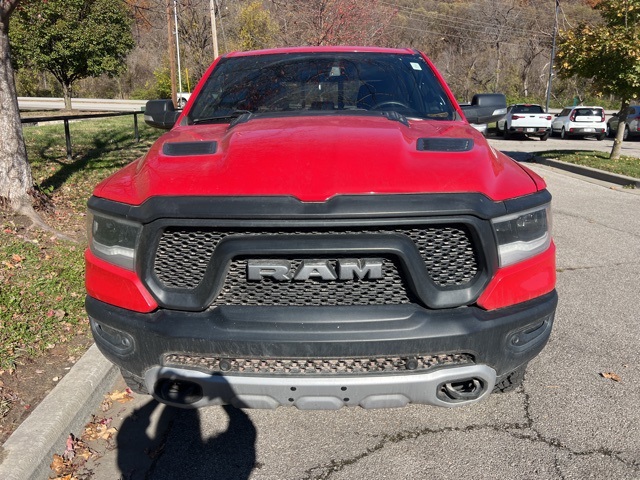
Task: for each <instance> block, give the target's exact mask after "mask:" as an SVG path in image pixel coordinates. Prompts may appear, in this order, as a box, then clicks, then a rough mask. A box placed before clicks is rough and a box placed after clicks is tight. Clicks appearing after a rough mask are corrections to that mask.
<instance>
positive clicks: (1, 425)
mask: <svg viewBox="0 0 640 480" xmlns="http://www.w3.org/2000/svg"><path fill="white" fill-rule="evenodd" d="M91 343H92V340H91V338H89V337H88V336H80V335H78V336H75V337H74V338H73V339H71V340H70V341H69V342H68V343H65V344H61V345H57V346H56V347H54V348H52V349H51V350H49V351H47V353H46V354H45V355H43V356H41V357H38V358H35V359H32V360H27V361H26V362H25V363H22V364H19V365H17V366H16V368H15V370H14V371H4V372H3V373H1V374H0V445H2V444H4V442H5V441H6V440H7V439H8V438H9V436H10V435H11V434H12V433H13V432H14V431H15V429H16V428H18V426H20V424H21V423H22V422H23V421H24V420H25V419H26V418H27V417H28V416H29V414H30V413H31V412H32V411H33V409H34V408H35V407H37V406H38V404H39V403H40V402H42V400H43V399H44V398H45V397H46V396H47V394H48V393H49V392H50V391H51V390H53V389H54V388H55V386H56V385H57V384H58V382H60V380H62V378H63V377H64V376H65V375H66V374H67V373H68V372H69V370H71V368H72V367H73V365H74V364H75V363H76V361H78V360H79V359H80V357H81V356H82V353H84V352H85V351H86V350H87V349H88V348H89V346H91ZM70 351H73V352H80V353H77V354H74V355H69V352H70ZM3 412H5V413H4V415H2V413H3Z"/></svg>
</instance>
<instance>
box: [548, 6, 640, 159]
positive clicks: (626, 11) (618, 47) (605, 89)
mask: <svg viewBox="0 0 640 480" xmlns="http://www.w3.org/2000/svg"><path fill="white" fill-rule="evenodd" d="M594 8H596V9H597V10H599V12H600V14H601V15H602V18H603V20H604V22H603V23H602V24H601V25H590V24H588V23H580V24H579V25H578V26H577V27H575V28H574V29H571V30H567V31H564V32H562V34H561V40H560V44H559V48H558V64H559V74H560V75H561V76H563V77H572V76H578V77H582V78H589V79H591V80H592V82H593V85H594V87H595V88H596V89H597V90H598V92H600V93H604V94H611V95H615V96H616V97H619V98H620V99H621V106H620V123H619V125H618V132H617V135H616V138H615V140H614V142H613V148H612V150H611V155H610V158H611V159H617V158H619V157H620V150H621V147H622V138H623V134H624V128H625V123H626V119H627V107H628V106H629V103H630V102H631V100H632V99H636V98H638V97H640V35H639V34H640V0H602V1H601V2H599V3H597V4H596V6H595V7H594Z"/></svg>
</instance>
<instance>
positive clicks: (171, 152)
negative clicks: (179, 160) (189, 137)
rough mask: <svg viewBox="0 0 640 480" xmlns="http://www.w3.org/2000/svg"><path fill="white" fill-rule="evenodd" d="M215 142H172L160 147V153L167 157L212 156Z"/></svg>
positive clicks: (215, 148)
mask: <svg viewBox="0 0 640 480" xmlns="http://www.w3.org/2000/svg"><path fill="white" fill-rule="evenodd" d="M217 148H218V144H217V143H216V142H173V143H165V144H164V145H163V146H162V153H164V154H165V155H167V156H169V157H180V156H183V155H212V154H214V153H216V150H217Z"/></svg>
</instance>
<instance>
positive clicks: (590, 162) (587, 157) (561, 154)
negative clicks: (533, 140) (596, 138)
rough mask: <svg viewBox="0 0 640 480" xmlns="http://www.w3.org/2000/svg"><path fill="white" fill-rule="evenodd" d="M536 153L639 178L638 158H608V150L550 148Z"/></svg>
mask: <svg viewBox="0 0 640 480" xmlns="http://www.w3.org/2000/svg"><path fill="white" fill-rule="evenodd" d="M536 155H538V156H541V157H545V158H552V159H554V160H560V161H561V162H567V163H573V164H576V165H583V166H586V167H591V168H597V169H598V170H604V171H607V172H612V173H617V174H619V175H626V176H628V177H633V178H640V159H639V158H636V157H627V156H621V157H620V158H618V159H617V160H610V159H609V153H608V152H595V151H593V152H590V151H579V150H550V151H546V152H536Z"/></svg>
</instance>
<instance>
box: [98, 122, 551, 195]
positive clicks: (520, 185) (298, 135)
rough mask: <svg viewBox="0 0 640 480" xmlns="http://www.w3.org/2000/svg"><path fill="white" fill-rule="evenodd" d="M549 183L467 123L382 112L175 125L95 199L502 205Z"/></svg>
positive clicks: (105, 184)
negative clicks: (402, 198)
mask: <svg viewBox="0 0 640 480" xmlns="http://www.w3.org/2000/svg"><path fill="white" fill-rule="evenodd" d="M421 139H429V140H427V141H426V142H425V141H424V140H421ZM433 139H448V140H446V141H447V142H448V143H447V144H446V145H442V144H439V143H438V142H437V141H433ZM456 139H457V140H456ZM468 140H471V142H469V141H468ZM424 144H427V145H428V147H426V149H425V148H422V149H421V148H420V146H421V145H424ZM463 146H466V148H467V149H466V150H463V151H455V150H461V149H462V148H461V147H463ZM202 147H204V148H202ZM443 150H454V151H443ZM541 186H543V182H542V180H541V179H540V178H539V177H537V178H536V176H535V174H533V173H532V172H529V171H528V170H526V169H524V168H522V167H520V166H519V165H518V164H517V163H516V162H514V161H512V160H511V159H509V158H508V157H506V156H505V155H503V154H502V153H500V152H498V151H496V150H494V149H493V148H491V147H490V146H489V145H488V143H487V142H486V140H485V139H484V137H483V136H482V135H480V134H479V133H478V132H477V131H476V130H475V129H474V128H472V127H470V126H469V125H468V124H467V123H466V122H463V121H455V122H454V121H434V120H410V121H409V122H408V125H406V124H405V123H402V122H400V121H397V120H389V119H387V118H385V117H382V116H381V117H377V116H375V117H373V116H357V115H354V116H342V115H341V116H328V115H327V116H304V117H300V116H288V117H280V118H259V117H258V118H255V119H252V120H250V121H248V122H245V123H239V124H237V125H235V126H231V127H230V126H229V125H228V124H224V125H220V124H218V125H197V126H194V125H190V126H177V127H175V128H174V129H173V130H171V131H170V132H168V133H166V134H164V135H163V136H161V137H160V138H159V139H158V140H157V141H156V142H155V144H154V145H153V146H152V147H151V149H150V150H149V152H148V153H147V154H146V155H145V156H144V157H142V158H140V159H138V160H136V161H135V162H133V163H132V164H130V165H128V166H127V167H126V168H124V169H122V170H120V171H119V172H117V173H116V174H114V175H113V176H111V177H109V178H108V179H106V180H105V181H104V182H102V183H101V184H100V185H98V187H96V189H95V191H94V195H95V196H97V197H102V198H107V199H110V200H114V201H118V202H123V203H127V204H130V205H140V204H141V203H143V202H144V201H145V200H146V199H148V198H150V197H152V196H213V195H215V196H271V195H287V196H293V197H296V198H297V199H299V200H300V201H303V202H324V201H326V200H328V199H329V198H331V197H334V196H336V195H347V194H348V195H359V194H362V195H365V194H404V193H412V194H414V193H436V192H437V193H459V192H479V193H483V194H484V195H486V196H487V197H489V198H491V199H492V200H495V201H500V200H504V199H507V198H514V197H518V196H522V195H527V194H531V193H534V192H535V191H537V190H538V189H539V188H540V187H541Z"/></svg>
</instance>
